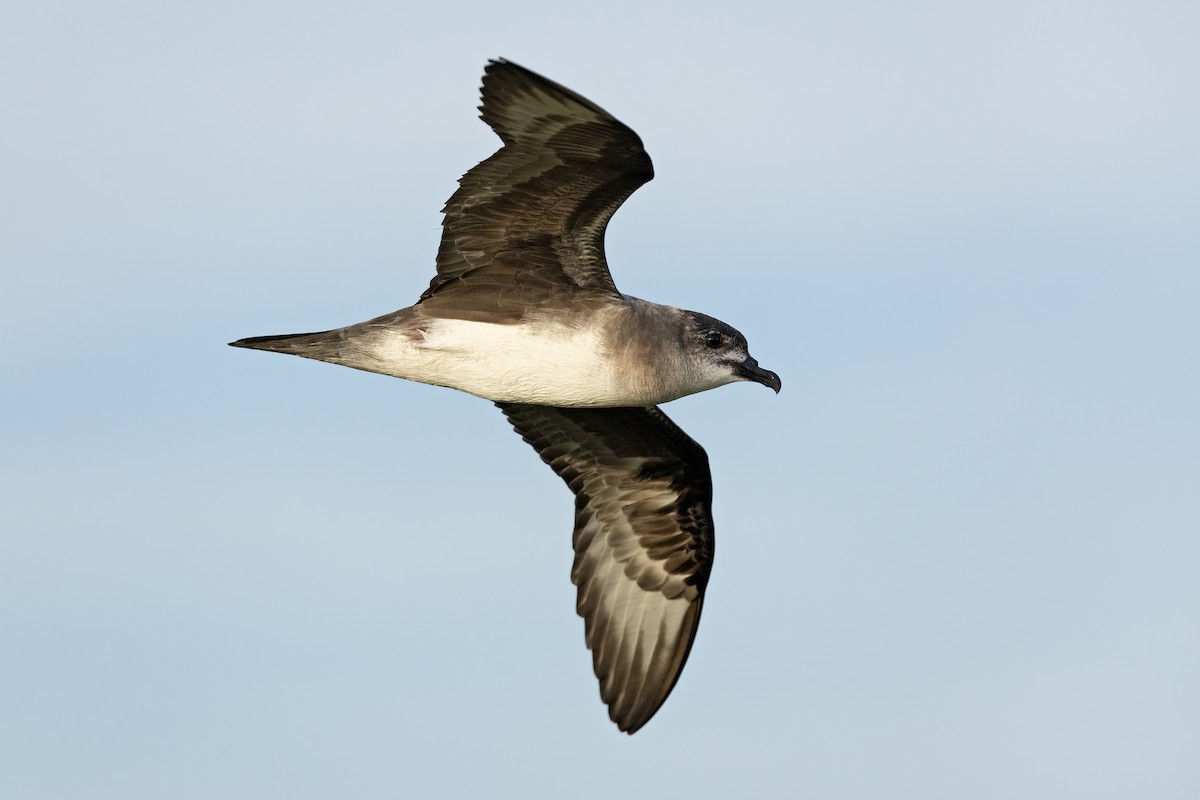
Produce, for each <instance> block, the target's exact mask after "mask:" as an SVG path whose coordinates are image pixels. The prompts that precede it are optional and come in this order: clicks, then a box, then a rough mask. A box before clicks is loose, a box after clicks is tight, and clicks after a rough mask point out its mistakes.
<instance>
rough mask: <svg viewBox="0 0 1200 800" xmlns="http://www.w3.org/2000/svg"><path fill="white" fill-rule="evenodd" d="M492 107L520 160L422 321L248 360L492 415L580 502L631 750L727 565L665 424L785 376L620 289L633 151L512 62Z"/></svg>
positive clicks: (290, 345)
mask: <svg viewBox="0 0 1200 800" xmlns="http://www.w3.org/2000/svg"><path fill="white" fill-rule="evenodd" d="M482 99H483V104H482V106H480V110H481V112H482V114H481V117H482V119H483V120H484V121H485V122H486V123H487V124H488V125H490V126H491V128H492V130H494V131H495V132H496V133H497V134H498V135H499V137H500V139H501V140H502V141H503V142H504V144H503V146H502V147H501V148H500V149H499V150H498V151H497V152H496V153H495V154H493V155H492V156H491V157H490V158H488V159H487V160H486V161H484V162H482V163H481V164H479V165H478V166H476V167H475V168H474V169H472V170H470V171H469V172H467V174H466V175H464V176H463V177H462V179H461V180H460V181H459V184H460V185H459V188H458V190H457V191H455V192H454V194H453V195H452V196H451V197H450V200H449V201H448V202H447V203H446V207H445V209H443V211H444V213H445V219H444V220H443V223H442V239H441V246H440V247H439V248H438V255H437V275H435V276H434V278H433V280H432V281H430V284H429V288H428V289H426V290H425V292H424V294H422V295H421V297H420V299H419V300H418V301H417V303H416V304H415V305H413V306H410V307H408V308H403V309H400V310H399V311H396V312H393V313H391V314H385V315H384V316H382V317H377V318H376V319H372V320H368V321H367V322H360V323H358V324H356V325H349V326H347V327H345V328H338V329H337V330H332V331H325V332H322V333H302V334H290V335H285V336H259V337H254V338H250V339H241V340H239V341H236V342H232V345H233V346H234V347H249V348H253V349H256V350H270V351H273V352H277V353H288V354H291V355H296V356H303V357H305V358H313V359H317V360H318V361H329V362H332V363H334V364H342V365H344V366H347V367H354V368H355V369H362V370H368V371H370V372H379V373H382V374H384V375H393V376H395V377H397V378H406V379H408V380H412V381H420V382H421V383H430V384H434V385H437V386H449V387H451V388H454V389H460V390H462V391H464V392H469V393H470V394H473V395H477V396H479V397H482V398H485V399H487V400H491V401H493V402H495V404H496V405H497V406H499V408H500V410H501V411H503V412H504V414H505V415H506V416H507V417H508V419H509V421H510V422H511V423H512V425H513V427H514V428H515V429H516V431H517V433H519V434H520V435H521V436H522V437H523V438H524V439H525V441H527V442H529V443H530V444H531V445H533V447H534V449H535V450H537V452H538V454H539V455H540V456H541V457H542V460H544V461H545V462H546V463H547V464H549V465H550V467H551V468H552V469H553V470H554V471H555V472H556V473H558V475H559V476H560V477H561V478H562V479H563V480H564V481H566V483H567V485H568V486H569V487H570V488H571V491H572V492H574V493H575V533H574V538H573V542H574V547H575V563H574V566H573V567H572V569H571V580H572V581H573V582H574V583H575V585H576V586H577V587H578V595H577V600H576V608H577V610H578V612H579V614H580V616H582V617H583V619H584V629H585V632H586V638H587V645H588V647H589V648H590V649H591V651H592V661H593V664H594V666H595V671H596V677H597V678H599V679H600V697H601V699H602V700H603V701H604V702H605V704H607V705H608V710H609V716H610V717H611V718H612V720H613V722H615V723H616V724H617V727H619V728H620V729H621V730H622V731H625V732H627V733H633V732H634V731H636V730H638V729H639V728H641V727H642V726H643V725H645V724H646V722H647V721H648V720H649V719H650V718H651V717H652V716H653V715H654V713H655V712H656V711H658V709H659V707H660V706H661V705H662V704H663V701H665V700H666V698H667V695H668V694H670V692H671V689H672V688H673V687H674V685H675V682H676V681H677V680H678V679H679V674H680V672H681V671H682V669H683V665H684V662H685V661H686V660H687V656H688V651H689V650H690V649H691V646H692V641H693V639H694V638H695V636H696V626H697V624H698V623H699V621H700V609H701V606H702V604H703V601H704V588H705V585H706V584H707V583H708V576H709V573H710V571H711V569H712V558H713V523H712V514H711V511H710V505H711V500H712V479H711V476H710V473H709V468H708V456H707V455H706V454H705V452H704V449H703V448H701V447H700V445H698V444H697V443H696V442H695V441H693V440H692V439H691V437H689V436H688V435H687V434H686V433H684V432H683V431H682V430H680V429H679V427H678V426H676V425H675V424H674V423H673V422H671V420H670V419H668V418H667V416H666V415H665V414H663V413H662V411H660V410H659V409H658V407H657V406H658V404H659V403H665V402H667V401H670V400H674V399H676V398H679V397H683V396H684V395H689V394H693V393H695V392H702V391H704V390H706V389H713V388H715V387H717V386H722V385H724V384H727V383H733V382H735V381H753V382H755V383H761V384H762V385H764V386H767V387H770V388H771V389H774V390H775V391H776V392H778V391H779V387H780V381H779V376H778V375H776V374H775V373H774V372H770V371H768V370H765V369H762V368H761V367H759V366H758V362H757V361H755V360H754V359H753V358H752V357H751V356H750V353H749V351H748V350H747V346H746V338H745V337H744V336H742V334H741V333H739V332H738V331H736V330H734V329H733V328H731V327H730V326H729V325H726V324H725V323H724V322H721V321H720V320H716V319H713V318H712V317H709V316H706V315H704V314H700V313H697V312H695V311H685V310H682V309H679V308H673V307H671V306H663V305H658V304H657V303H650V302H647V301H645V300H639V299H638V298H636V297H630V296H629V295H624V294H621V292H619V291H618V290H617V287H616V285H615V284H614V283H613V279H612V276H611V275H610V274H609V271H608V264H607V263H606V261H605V259H604V231H605V228H606V227H607V226H608V221H609V219H610V218H611V217H612V215H613V213H614V212H615V211H616V210H617V208H619V207H620V205H621V204H622V203H623V202H624V201H625V199H626V198H627V197H629V195H631V194H632V193H633V192H634V190H636V189H637V188H638V187H639V186H641V185H642V184H643V183H645V182H646V181H648V180H650V179H651V178H652V177H653V176H654V169H653V167H652V165H651V163H650V157H649V156H648V155H647V154H646V151H645V150H644V149H643V148H642V141H641V139H639V138H638V136H637V134H636V133H634V132H633V131H632V130H630V129H629V128H628V127H626V126H625V125H624V124H622V123H621V122H619V121H618V120H617V119H616V118H614V117H613V116H612V115H610V114H609V113H608V112H606V111H605V110H604V109H602V108H600V107H599V106H597V105H596V104H595V103H593V102H591V101H590V100H587V99H585V98H583V97H581V96H580V95H578V94H576V93H575V92H572V91H571V90H569V89H567V88H565V87H563V86H559V85H558V84H556V83H554V82H552V81H549V80H547V79H546V78H543V77H541V76H540V75H536V74H534V73H533V72H530V71H529V70H527V69H524V68H523V67H520V66H518V65H516V64H514V63H512V62H511V61H504V60H498V61H492V62H490V63H489V64H488V66H487V67H486V68H485V70H484V77H483V89H482Z"/></svg>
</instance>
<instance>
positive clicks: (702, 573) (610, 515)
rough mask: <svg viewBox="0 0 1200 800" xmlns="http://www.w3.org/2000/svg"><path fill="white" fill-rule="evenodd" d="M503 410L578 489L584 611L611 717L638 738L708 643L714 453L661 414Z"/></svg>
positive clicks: (578, 577)
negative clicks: (705, 619) (705, 623)
mask: <svg viewBox="0 0 1200 800" xmlns="http://www.w3.org/2000/svg"><path fill="white" fill-rule="evenodd" d="M497 405H499V406H500V409H501V410H502V411H503V412H504V413H505V414H506V415H507V416H508V419H509V421H510V422H512V424H513V427H514V428H515V429H516V431H517V432H518V433H519V434H521V436H522V438H524V439H525V441H527V442H529V443H530V444H531V445H533V447H534V449H535V450H537V451H538V453H539V454H540V455H541V457H542V460H544V461H545V462H546V463H547V464H549V465H550V467H551V468H552V469H553V470H554V471H555V472H556V473H558V475H559V476H560V477H561V478H562V479H563V480H564V481H566V483H567V485H568V486H569V487H571V491H573V492H574V493H575V534H574V537H573V543H574V547H575V564H574V566H573V567H572V569H571V580H572V581H573V582H574V583H575V585H576V586H577V587H578V594H577V601H576V610H577V611H578V612H579V615H580V616H582V617H583V619H584V630H585V633H586V637H587V644H588V647H589V648H591V650H592V664H593V666H594V668H595V670H596V677H598V678H599V679H600V697H601V699H602V700H604V702H605V704H607V705H608V713H609V717H610V718H611V719H612V721H613V722H615V723H617V726H618V727H619V728H620V729H621V730H623V731H625V732H627V733H633V732H635V731H636V730H637V729H638V728H640V727H642V726H643V725H645V724H646V722H647V721H648V720H649V719H650V717H652V716H653V715H654V712H656V711H657V710H658V709H659V707H660V706H661V705H662V704H663V702H664V701H665V700H666V699H667V695H668V694H670V692H671V689H673V688H674V686H675V682H676V681H677V680H679V673H680V672H681V671H682V670H683V665H684V662H686V661H687V657H688V652H689V651H690V650H691V649H692V641H693V640H694V639H695V637H696V626H697V625H698V624H699V622H700V609H701V606H702V605H703V603H704V587H705V586H706V585H707V584H708V575H709V572H710V571H711V570H712V559H713V546H714V538H713V525H712V515H711V512H710V505H711V503H712V478H711V476H710V473H709V469H708V456H707V455H705V453H704V449H703V448H701V447H700V445H698V444H696V442H695V441H693V440H692V438H691V437H689V436H688V435H687V434H686V433H684V432H683V431H682V430H680V429H679V427H678V426H677V425H675V424H674V423H673V422H671V420H669V419H667V416H666V415H665V414H663V413H662V412H661V411H659V410H658V409H657V408H655V407H650V408H595V409H591V408H586V409H585V408H547V407H545V406H529V405H517V404H512V403H498V404H497Z"/></svg>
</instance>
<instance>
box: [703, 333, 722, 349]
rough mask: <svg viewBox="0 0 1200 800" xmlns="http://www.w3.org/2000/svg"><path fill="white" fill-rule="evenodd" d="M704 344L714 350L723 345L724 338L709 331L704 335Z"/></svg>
mask: <svg viewBox="0 0 1200 800" xmlns="http://www.w3.org/2000/svg"><path fill="white" fill-rule="evenodd" d="M704 344H706V345H708V346H709V347H711V348H713V349H714V350H715V349H716V348H718V347H720V346H721V345H723V344H725V337H724V336H722V335H721V334H719V333H717V332H716V331H709V332H708V333H706V334H704Z"/></svg>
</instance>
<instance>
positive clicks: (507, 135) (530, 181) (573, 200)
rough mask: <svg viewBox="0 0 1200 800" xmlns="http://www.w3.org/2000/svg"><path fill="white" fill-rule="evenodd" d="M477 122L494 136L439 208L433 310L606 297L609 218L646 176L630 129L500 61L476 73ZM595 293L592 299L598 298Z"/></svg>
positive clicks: (507, 312) (489, 313)
mask: <svg viewBox="0 0 1200 800" xmlns="http://www.w3.org/2000/svg"><path fill="white" fill-rule="evenodd" d="M482 98H483V104H482V105H481V106H480V110H481V112H482V114H481V117H482V119H483V120H484V121H485V122H487V124H488V125H490V126H491V127H492V129H493V130H494V131H495V132H496V133H497V134H498V135H499V136H500V138H501V140H502V141H503V142H504V146H503V147H501V148H500V149H499V150H498V151H496V153H495V154H493V155H492V156H491V157H490V158H488V159H487V160H486V161H483V162H482V163H480V164H479V165H478V166H476V167H475V168H473V169H472V170H470V171H469V172H467V174H466V175H464V176H463V177H462V179H461V180H460V181H459V184H460V186H459V188H458V190H457V191H456V192H455V193H454V194H453V195H452V196H451V197H450V199H449V200H448V201H447V203H446V207H445V208H444V209H443V211H444V213H445V219H444V220H443V222H442V242H441V246H440V248H439V249H438V257H437V275H436V276H435V277H434V279H433V280H432V281H431V283H430V285H429V288H428V289H427V290H426V291H425V293H424V294H423V295H422V296H421V307H422V309H424V311H425V312H426V313H427V314H430V315H433V316H443V317H454V318H458V319H476V320H486V321H491V322H495V321H508V322H517V321H519V320H520V319H521V318H522V316H523V314H524V313H525V312H527V311H528V310H529V309H530V308H531V307H536V306H537V305H538V303H539V302H540V301H542V300H547V299H551V298H554V299H558V300H560V301H561V302H562V303H563V304H567V302H568V301H569V300H573V301H575V302H588V301H589V296H588V295H587V294H585V293H581V292H580V291H579V290H580V289H581V288H582V289H593V290H596V292H594V293H592V295H591V297H590V300H591V301H593V302H602V301H603V299H602V296H604V295H608V296H612V295H615V294H616V291H617V289H616V286H615V285H614V284H613V281H612V276H611V275H610V274H609V271H608V265H607V263H606V262H605V260H604V231H605V228H606V227H607V226H608V220H609V219H610V218H611V217H612V215H613V213H614V212H615V211H616V210H617V208H618V207H619V206H620V205H621V204H622V203H623V202H625V198H627V197H629V195H631V194H632V193H633V192H634V190H635V189H637V188H638V187H639V186H641V185H642V184H643V183H645V182H646V181H648V180H650V179H651V178H652V177H653V176H654V168H653V166H652V164H651V162H650V157H649V156H648V155H647V154H646V151H645V150H644V149H643V147H642V142H641V139H639V138H638V136H637V134H636V133H634V132H633V131H632V130H630V129H629V128H628V127H626V126H625V125H623V124H622V123H621V122H619V121H618V120H616V119H615V118H614V117H613V116H612V115H610V114H609V113H608V112H606V111H605V110H604V109H602V108H600V107H599V106H597V105H596V104H595V103H592V102H591V101H590V100H587V99H585V98H583V97H580V96H579V95H578V94H576V93H574V92H572V91H571V90H569V89H566V88H564V87H562V86H559V85H558V84H557V83H554V82H552V81H550V80H547V79H546V78H543V77H541V76H540V75H536V74H534V73H532V72H530V71H529V70H527V69H524V68H523V67H519V66H517V65H516V64H513V63H511V62H508V61H503V60H501V61H493V62H490V63H489V64H488V66H487V68H486V69H485V71H484V78H483V89H482ZM597 294H599V295H600V296H601V298H600V299H597Z"/></svg>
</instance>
